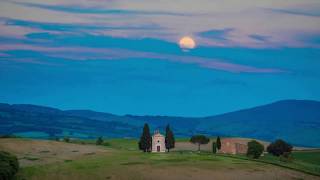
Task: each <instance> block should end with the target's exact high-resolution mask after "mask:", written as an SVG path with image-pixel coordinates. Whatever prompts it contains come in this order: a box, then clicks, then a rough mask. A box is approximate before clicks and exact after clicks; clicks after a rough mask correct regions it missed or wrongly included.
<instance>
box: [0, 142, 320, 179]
mask: <svg viewBox="0 0 320 180" xmlns="http://www.w3.org/2000/svg"><path fill="white" fill-rule="evenodd" d="M93 142H94V141H81V140H78V141H73V142H72V143H65V142H55V141H46V140H29V139H19V138H14V139H0V150H6V151H10V152H12V153H14V154H16V155H17V156H18V158H19V161H20V164H21V170H20V172H19V173H18V179H31V180H40V179H41V180H43V179H49V180H50V179H55V180H57V179H62V180H64V179H77V180H84V179H120V180H122V179H132V180H139V179H154V180H157V179H169V180H170V179H187V180H188V179H213V178H214V179H320V177H319V176H315V175H310V174H306V173H303V172H299V171H296V170H292V169H288V168H284V167H279V166H276V165H272V164H268V163H265V162H258V161H252V160H247V159H244V158H243V157H241V156H239V157H238V156H237V157H232V156H223V155H213V154H211V153H209V152H206V151H204V152H202V153H196V152H192V151H174V152H170V153H163V154H155V153H142V152H140V151H138V149H137V142H136V140H132V139H111V140H107V143H105V144H104V146H95V145H93ZM179 143H184V145H185V143H186V142H177V145H178V146H179ZM190 146H192V145H190ZM293 156H294V158H295V160H294V161H293V162H291V163H288V164H294V165H295V166H296V167H297V168H301V166H297V164H298V165H299V164H300V165H301V164H304V165H307V166H303V167H304V168H310V169H311V170H310V169H309V170H310V171H312V172H313V173H315V174H316V173H317V172H318V174H319V175H320V171H319V169H318V167H319V161H318V159H319V157H320V152H319V151H311V152H309V151H303V152H294V154H293ZM26 157H29V158H26ZM241 158H243V159H241ZM272 158H273V157H271V156H270V157H269V156H265V157H263V158H262V159H261V161H266V160H269V161H272V162H277V161H278V160H276V159H272ZM53 159H56V160H53ZM312 168H314V169H313V170H312Z"/></svg>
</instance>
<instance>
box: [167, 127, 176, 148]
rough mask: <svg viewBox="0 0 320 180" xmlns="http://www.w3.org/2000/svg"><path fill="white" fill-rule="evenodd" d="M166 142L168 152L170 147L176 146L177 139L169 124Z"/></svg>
mask: <svg viewBox="0 0 320 180" xmlns="http://www.w3.org/2000/svg"><path fill="white" fill-rule="evenodd" d="M165 144H166V149H167V150H168V152H169V151H170V149H172V148H174V145H175V139H174V135H173V132H172V130H171V129H170V126H169V125H167V127H166V138H165Z"/></svg>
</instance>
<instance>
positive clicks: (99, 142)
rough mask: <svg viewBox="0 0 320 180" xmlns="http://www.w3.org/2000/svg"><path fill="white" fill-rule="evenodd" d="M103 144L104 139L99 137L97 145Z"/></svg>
mask: <svg viewBox="0 0 320 180" xmlns="http://www.w3.org/2000/svg"><path fill="white" fill-rule="evenodd" d="M102 143H103V139H102V137H101V136H100V137H98V139H97V141H96V145H102Z"/></svg>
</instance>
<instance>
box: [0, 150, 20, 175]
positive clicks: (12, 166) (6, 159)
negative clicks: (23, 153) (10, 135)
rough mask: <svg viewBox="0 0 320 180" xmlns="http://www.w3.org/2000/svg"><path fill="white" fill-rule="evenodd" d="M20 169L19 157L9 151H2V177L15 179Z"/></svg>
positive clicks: (0, 156)
mask: <svg viewBox="0 0 320 180" xmlns="http://www.w3.org/2000/svg"><path fill="white" fill-rule="evenodd" d="M18 170H19V162H18V159H17V157H16V156H14V155H12V154H10V153H8V152H5V151H0V179H1V180H11V179H14V176H15V174H16V173H17V172H18Z"/></svg>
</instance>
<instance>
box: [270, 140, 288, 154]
mask: <svg viewBox="0 0 320 180" xmlns="http://www.w3.org/2000/svg"><path fill="white" fill-rule="evenodd" d="M267 151H268V153H270V154H273V155H274V156H280V155H283V154H284V153H289V154H290V153H291V151H292V146H291V145H290V144H288V143H287V142H285V141H283V140H281V139H278V140H276V141H275V142H273V143H271V144H270V145H269V146H268V148H267Z"/></svg>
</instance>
